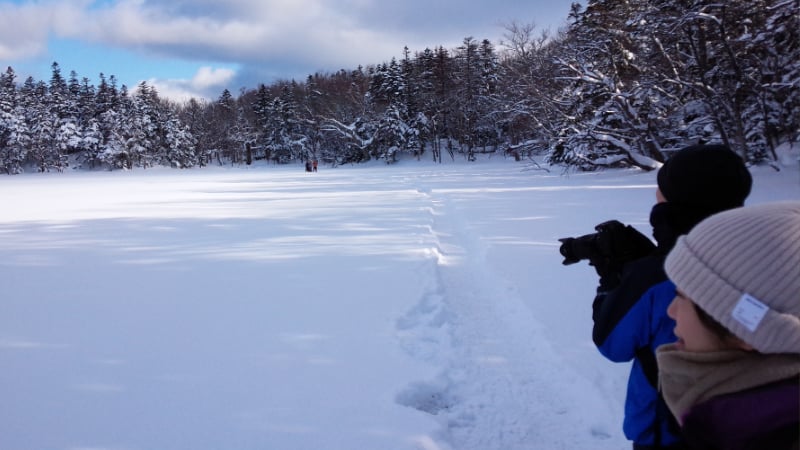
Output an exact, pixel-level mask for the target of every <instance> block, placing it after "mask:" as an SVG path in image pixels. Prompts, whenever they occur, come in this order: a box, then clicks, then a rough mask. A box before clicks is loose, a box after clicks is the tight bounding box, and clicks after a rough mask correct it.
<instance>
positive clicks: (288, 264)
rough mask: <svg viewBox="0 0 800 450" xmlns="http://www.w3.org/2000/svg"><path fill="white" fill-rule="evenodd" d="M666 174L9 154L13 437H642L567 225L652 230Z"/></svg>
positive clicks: (543, 441)
mask: <svg viewBox="0 0 800 450" xmlns="http://www.w3.org/2000/svg"><path fill="white" fill-rule="evenodd" d="M753 174H754V177H755V182H754V191H753V194H752V195H751V197H750V200H748V204H754V203H763V202H766V201H773V200H781V199H797V198H800V171H798V168H797V167H792V168H787V169H784V170H783V171H781V172H775V171H774V170H772V169H769V168H761V167H759V168H754V169H753ZM654 192H655V173H642V172H639V171H635V170H618V171H605V172H599V173H587V174H570V175H568V176H564V175H562V174H561V170H560V169H558V168H556V169H553V170H552V171H551V172H544V171H536V170H526V166H525V165H524V164H523V163H517V162H513V161H512V160H501V159H495V160H492V161H488V162H484V163H481V164H467V163H462V162H457V163H452V162H451V163H445V164H442V165H438V164H432V163H427V162H422V163H418V162H413V161H408V162H401V163H398V164H397V165H394V166H391V167H387V166H385V165H382V164H372V165H368V166H363V167H349V166H348V167H341V168H336V169H330V168H327V167H320V172H319V173H314V174H308V173H304V172H303V171H302V169H301V168H300V167H299V166H291V167H283V168H276V167H256V168H250V169H243V168H235V169H221V168H209V169H202V170H191V171H174V170H146V171H144V170H137V171H134V172H112V173H107V172H106V173H65V174H24V175H20V176H2V177H0V204H2V206H3V207H2V212H0V265H1V266H2V267H0V286H2V297H0V298H1V300H0V308H2V314H0V368H1V369H2V370H0V399H2V407H0V450H88V449H91V450H184V449H185V450H212V449H213V450H220V449H222V450H249V449H259V450H262V449H276V450H283V449H286V450H294V449H303V450H328V449H329V450H392V449H398V450H400V449H421V450H516V449H520V450H521V449H547V450H550V449H571V450H574V449H591V450H605V449H608V450H612V449H613V450H622V449H628V448H629V444H628V442H627V441H626V440H625V438H624V437H623V435H622V431H621V423H622V415H623V411H622V410H623V398H624V391H625V383H626V380H627V371H628V364H613V363H611V362H608V361H606V360H604V359H603V358H602V357H601V356H599V354H598V353H597V351H596V350H595V348H594V346H593V344H592V342H591V301H592V298H593V293H594V289H595V281H596V277H595V274H594V272H593V270H592V269H591V268H590V267H589V266H587V265H586V264H585V263H581V264H576V265H573V266H567V267H565V266H562V265H561V259H562V258H561V256H560V255H559V252H558V244H559V243H558V241H557V239H558V238H560V237H566V236H577V235H582V234H586V233H590V232H592V231H593V226H594V225H595V224H597V223H599V222H602V221H605V220H609V219H618V220H620V221H622V222H626V223H630V224H633V225H634V226H636V227H637V228H638V229H640V230H641V231H643V232H644V233H645V234H648V235H649V234H650V228H649V225H648V213H649V209H650V206H651V205H652V203H653V202H654V199H655V194H654Z"/></svg>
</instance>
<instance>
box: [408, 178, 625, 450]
mask: <svg viewBox="0 0 800 450" xmlns="http://www.w3.org/2000/svg"><path fill="white" fill-rule="evenodd" d="M419 192H420V195H422V196H424V198H425V199H426V200H427V202H429V204H430V208H429V212H430V223H431V233H432V234H433V241H434V242H435V247H434V248H433V249H432V250H431V254H432V257H431V259H430V261H429V263H428V264H427V265H426V266H425V267H424V268H423V269H422V270H425V271H431V273H432V276H431V274H427V276H422V277H420V278H421V279H423V280H432V281H431V282H430V284H431V285H430V286H427V287H426V289H425V294H424V295H423V296H422V298H421V299H420V300H419V302H418V303H417V304H416V305H415V306H414V307H413V308H411V309H410V310H409V311H407V312H406V314H405V315H404V316H402V317H400V318H399V319H398V320H397V324H396V325H397V327H396V328H397V334H398V337H399V340H400V343H401V345H402V346H403V348H404V349H405V350H406V351H407V352H408V353H409V354H410V355H412V356H413V357H415V358H418V359H421V360H424V361H425V362H427V363H430V364H432V365H433V366H434V367H440V368H441V369H440V371H439V373H438V375H436V376H435V377H433V378H432V379H429V380H420V381H416V382H412V383H410V384H409V385H408V386H407V387H406V388H405V389H404V390H403V391H401V392H400V393H398V394H397V397H396V401H397V402H398V403H400V404H402V405H405V406H408V407H412V408H416V409H418V410H420V411H423V412H425V413H428V414H432V415H435V416H436V417H437V419H438V420H439V422H440V424H441V430H440V431H439V433H438V434H437V435H436V436H434V438H435V440H436V444H435V445H436V446H437V447H433V448H436V449H440V450H444V449H453V450H472V449H474V450H492V449H498V450H500V449H503V450H515V449H529V448H548V449H559V448H564V449H575V448H602V447H603V445H602V444H601V442H600V441H604V440H607V439H608V437H609V436H610V434H609V433H610V431H609V430H607V429H604V427H603V426H601V425H598V424H596V423H592V421H591V420H586V419H585V418H584V417H585V415H583V414H582V413H581V410H582V409H584V408H585V406H584V405H583V403H582V399H581V398H579V397H580V395H579V392H580V390H579V391H578V392H577V393H576V392H574V391H573V390H572V389H570V388H571V387H572V386H573V385H574V384H575V383H577V382H582V380H579V378H580V377H578V376H577V375H576V374H574V373H573V372H572V371H571V370H570V369H568V368H567V365H566V364H563V363H562V359H561V358H560V357H559V356H558V354H557V353H556V351H555V349H553V348H552V347H551V345H550V343H549V341H548V340H547V338H546V336H544V335H543V331H542V330H543V328H542V327H541V325H540V324H539V323H538V322H537V320H536V319H535V318H534V317H532V315H531V312H530V310H529V309H528V308H526V307H525V304H524V302H523V301H522V300H521V299H520V297H519V295H518V294H517V292H516V289H515V286H514V285H513V284H511V283H509V282H508V281H507V280H505V279H504V278H503V277H502V276H501V275H500V274H499V273H498V271H497V269H498V268H496V267H492V266H491V265H490V264H489V263H488V262H487V259H486V253H487V251H488V248H487V246H486V244H485V243H484V242H483V241H482V240H481V236H479V235H478V234H476V232H475V231H474V230H473V229H472V228H471V227H470V224H468V223H467V222H466V220H465V219H464V218H463V217H461V216H460V215H459V209H458V208H457V207H456V202H457V201H458V199H457V196H456V195H457V194H448V193H437V192H434V191H432V190H430V189H420V190H419ZM543 301H545V300H543ZM547 301H554V299H547ZM565 320H569V318H565ZM564 421H570V422H574V423H572V425H571V426H570V428H572V429H574V430H575V433H573V435H572V436H564V435H562V434H560V433H561V430H563V429H564V428H565V427H564ZM598 444H599V445H598ZM425 448H426V450H433V448H431V447H425Z"/></svg>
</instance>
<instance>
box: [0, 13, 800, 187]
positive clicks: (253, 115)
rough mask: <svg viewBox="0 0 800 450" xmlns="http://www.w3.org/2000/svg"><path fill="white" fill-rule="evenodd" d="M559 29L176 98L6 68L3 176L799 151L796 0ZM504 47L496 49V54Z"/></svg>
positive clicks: (641, 159)
mask: <svg viewBox="0 0 800 450" xmlns="http://www.w3.org/2000/svg"><path fill="white" fill-rule="evenodd" d="M567 22H568V23H567V25H566V26H565V27H564V28H563V29H561V30H559V31H558V32H556V33H550V32H549V31H548V30H545V31H540V30H537V28H536V26H535V25H534V24H533V23H531V24H521V23H510V24H507V25H506V28H505V30H506V33H505V34H504V38H503V40H501V42H499V47H497V46H495V44H493V43H492V42H490V41H489V40H486V39H484V40H476V39H474V38H472V37H467V38H465V39H464V40H463V42H462V44H461V45H460V46H458V47H457V48H455V49H445V48H443V47H441V46H439V47H436V48H433V49H430V48H426V49H424V50H422V51H417V52H413V53H412V52H411V51H410V50H409V49H408V48H406V49H405V51H404V54H403V57H402V58H400V59H392V60H391V61H388V62H384V63H381V64H376V65H374V66H368V67H366V68H364V67H358V68H355V69H352V70H345V69H342V70H340V71H338V72H335V73H316V74H313V75H309V76H308V77H307V79H306V80H303V81H297V80H280V81H276V82H273V83H271V84H260V85H259V86H258V87H257V88H255V89H242V91H241V92H240V93H239V95H238V96H236V97H234V95H232V94H231V92H230V91H228V90H225V91H223V92H222V94H221V95H220V97H219V98H218V99H216V100H214V101H207V100H202V99H191V100H189V101H187V102H183V103H176V102H173V101H169V100H167V99H164V98H160V97H159V96H158V93H157V91H156V90H155V88H153V87H152V86H149V85H148V84H147V83H146V82H142V83H140V84H139V85H138V86H136V87H135V89H134V90H133V91H132V92H131V91H129V90H128V87H126V86H124V85H123V86H118V83H117V80H116V78H115V77H114V76H111V77H109V78H108V79H107V78H106V77H105V76H104V75H103V74H100V82H99V85H97V86H94V85H92V84H91V83H90V82H89V80H88V79H87V78H83V79H78V75H77V74H76V73H75V72H74V71H72V72H71V73H70V75H69V76H68V77H64V76H63V75H62V74H61V68H60V66H59V65H58V63H53V65H52V76H51V78H50V80H49V82H44V81H41V80H40V81H37V80H34V79H33V78H31V77H29V78H28V79H26V80H25V81H24V82H23V83H21V84H18V83H17V81H16V74H15V73H14V71H13V68H11V67H9V68H8V69H7V70H6V72H5V73H2V74H0V171H2V172H5V173H8V174H14V173H19V172H21V171H23V170H25V169H26V168H27V169H29V170H31V168H35V170H40V171H50V170H64V168H66V167H79V168H87V169H98V168H102V169H133V168H136V167H142V168H147V167H152V166H156V165H161V166H171V167H176V168H190V167H198V166H205V165H208V164H220V165H222V164H250V163H252V162H253V161H256V160H267V161H271V162H274V163H276V164H289V163H295V162H298V161H305V160H308V159H318V160H319V161H321V162H322V163H323V164H329V165H339V164H346V163H359V162H364V161H368V160H372V159H382V160H385V161H387V162H393V161H395V160H396V158H397V157H398V156H399V155H403V154H405V155H414V156H416V157H418V158H423V157H426V158H432V159H433V160H434V161H439V162H441V160H442V157H443V155H448V156H449V157H450V158H456V157H464V158H467V159H474V157H475V155H476V154H478V153H499V154H503V155H513V156H514V157H516V158H525V157H527V156H530V155H534V154H535V155H542V156H544V157H545V159H546V160H547V161H548V162H550V163H553V164H562V165H564V166H565V167H567V168H572V169H578V170H595V169H598V168H601V167H631V166H634V167H640V168H642V169H646V170H648V169H652V168H654V167H656V162H663V161H665V160H666V159H667V158H668V157H669V153H670V152H671V151H674V150H677V149H678V148H681V147H683V146H685V145H688V144H692V143H699V142H719V143H724V144H727V145H728V146H730V147H731V148H732V149H734V150H735V151H736V152H738V153H739V154H740V155H741V156H742V157H743V158H744V159H745V160H746V161H747V162H748V163H753V164H757V163H769V162H771V161H775V160H776V159H777V155H776V152H775V149H776V148H777V147H778V146H780V145H782V144H785V143H787V142H788V143H792V144H798V143H800V0H735V1H729V2H722V3H720V2H710V1H707V0H627V1H623V0H589V1H588V2H587V6H586V8H585V9H584V8H582V7H581V6H580V5H579V4H577V3H575V4H573V5H572V8H571V10H570V12H569V15H568V19H567ZM498 48H499V50H498Z"/></svg>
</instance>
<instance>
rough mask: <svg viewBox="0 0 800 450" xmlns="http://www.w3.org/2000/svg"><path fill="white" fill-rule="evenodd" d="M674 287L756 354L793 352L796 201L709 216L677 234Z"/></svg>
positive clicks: (798, 295) (797, 281)
mask: <svg viewBox="0 0 800 450" xmlns="http://www.w3.org/2000/svg"><path fill="white" fill-rule="evenodd" d="M665 269H666V271H667V275H668V276H669V278H670V279H671V280H672V281H673V282H674V283H675V284H676V285H677V287H678V289H679V290H680V291H682V292H683V293H684V294H686V295H687V296H688V297H689V298H690V299H692V301H694V302H695V304H697V306H699V307H700V308H701V309H703V311H705V312H707V313H708V314H709V315H710V316H711V317H713V318H714V319H716V320H717V321H718V322H719V323H721V324H722V325H723V326H724V327H725V328H727V329H728V330H730V331H731V332H733V334H734V335H736V336H738V337H739V338H740V339H742V340H743V341H745V342H746V343H748V344H750V345H751V346H753V348H755V349H756V350H758V351H759V352H761V353H800V201H789V202H777V203H768V204H762V205H756V206H747V207H743V208H737V209H733V210H729V211H725V212H721V213H719V214H715V215H713V216H711V217H709V218H708V219H706V220H704V221H702V222H700V223H699V224H698V225H697V226H695V227H694V229H692V231H691V232H690V233H689V234H688V235H686V236H681V237H680V238H679V239H678V242H677V243H676V244H675V247H674V248H673V249H672V251H671V252H670V254H669V256H667V260H666V262H665Z"/></svg>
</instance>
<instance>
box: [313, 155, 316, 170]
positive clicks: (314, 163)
mask: <svg viewBox="0 0 800 450" xmlns="http://www.w3.org/2000/svg"><path fill="white" fill-rule="evenodd" d="M313 164H314V172H316V171H317V160H316V158H315V159H314V162H313Z"/></svg>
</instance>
